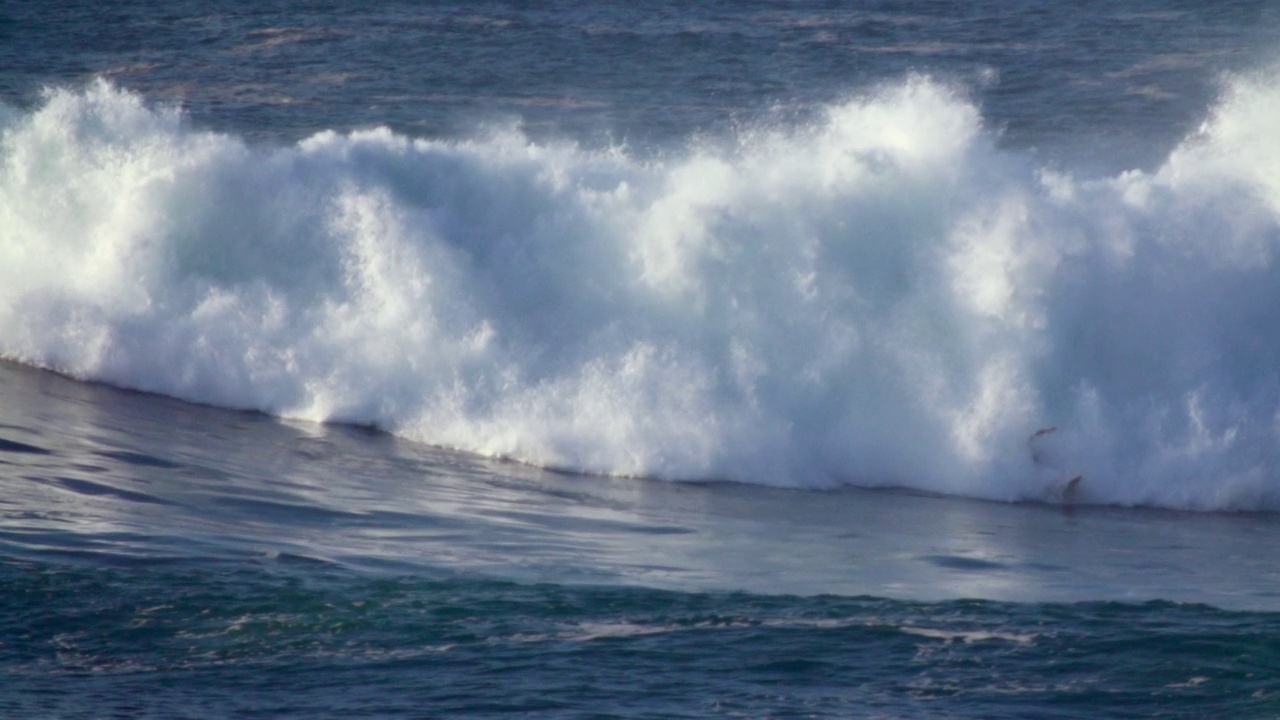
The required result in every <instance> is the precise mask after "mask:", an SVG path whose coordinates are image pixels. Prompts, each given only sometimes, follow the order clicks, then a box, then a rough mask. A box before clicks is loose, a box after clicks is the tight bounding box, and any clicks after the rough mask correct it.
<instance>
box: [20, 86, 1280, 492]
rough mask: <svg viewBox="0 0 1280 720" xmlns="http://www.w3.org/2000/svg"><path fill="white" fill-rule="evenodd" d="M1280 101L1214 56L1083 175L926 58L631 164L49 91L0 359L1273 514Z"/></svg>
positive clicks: (796, 463) (647, 464) (743, 458)
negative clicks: (817, 102)
mask: <svg viewBox="0 0 1280 720" xmlns="http://www.w3.org/2000/svg"><path fill="white" fill-rule="evenodd" d="M1277 117H1280V81H1278V80H1277V78H1276V76H1275V75H1274V74H1273V75H1265V74H1264V75H1259V76H1257V77H1250V78H1237V79H1235V80H1233V81H1231V82H1230V83H1229V87H1228V89H1227V90H1226V92H1225V94H1224V97H1223V99H1222V100H1221V102H1220V104H1219V105H1218V106H1217V107H1216V108H1215V109H1214V110H1213V112H1212V113H1211V115H1210V117H1209V119H1208V120H1207V121H1206V123H1205V124H1204V127H1203V128H1202V129H1201V131H1200V132H1199V133H1197V134H1196V135H1195V136H1194V137H1190V138H1188V139H1187V140H1186V141H1185V142H1183V143H1182V144H1181V145H1180V146H1179V147H1178V148H1177V149H1176V150H1174V151H1173V152H1172V153H1171V154H1170V155H1169V157H1168V160H1167V161H1166V162H1165V163H1164V164H1163V165H1162V166H1161V167H1159V168H1158V169H1156V170H1154V171H1151V172H1143V171H1131V172H1127V173H1124V174H1122V175H1120V176H1118V177H1111V178H1078V177H1073V176H1072V175H1071V174H1070V173H1069V172H1064V171H1062V170H1061V169H1059V170H1058V171H1056V172H1050V171H1048V170H1045V169H1042V168H1038V167H1037V166H1036V165H1035V164H1034V162H1033V161H1032V160H1031V158H1030V157H1027V156H1023V155H1020V154H1017V153H1013V152H1009V151H1003V150H1000V149H998V148H997V147H996V143H995V136H994V134H993V133H992V132H990V131H989V130H987V129H985V128H984V127H983V124H982V119H981V116H980V113H979V112H978V110H977V109H976V108H975V107H974V106H973V104H971V103H970V102H968V101H967V100H966V99H965V98H964V97H963V96H962V95H958V94H957V93H955V92H953V91H952V90H950V89H949V88H947V87H945V86H943V85H941V84H938V83H935V82H933V81H931V80H929V79H927V78H918V77H917V78H910V79H907V80H904V81H902V82H900V83H898V84H896V85H892V86H885V87H883V88H881V89H879V90H877V91H874V92H869V93H868V94H867V95H866V96H865V97H862V98H859V99H855V100H852V101H850V102H848V103H845V104H842V105H838V106H834V107H831V108H829V109H828V111H827V112H826V114H825V117H823V118H822V119H821V120H820V121H818V122H815V123H813V124H811V125H808V126H802V127H793V128H789V129H776V128H775V129H757V130H754V131H746V132H743V133H742V134H741V135H740V137H739V138H738V143H737V145H736V146H735V147H732V148H726V147H722V146H716V147H711V146H704V145H697V144H693V145H691V146H690V147H689V148H687V149H685V150H684V151H681V152H671V153H669V154H667V155H665V156H662V157H657V158H655V157H636V156H634V155H631V154H629V153H628V152H627V151H626V150H625V149H614V150H609V151H601V150H587V149H583V148H581V147H578V146H575V145H573V144H572V143H568V142H566V143H562V144H538V143H534V142H531V141H530V140H529V139H527V138H526V137H525V136H523V135H522V134H521V133H520V132H519V131H518V130H517V129H507V130H502V131H497V132H491V133H489V134H486V135H482V136H478V137H476V138H475V139H472V140H469V141H461V142H459V141H433V140H415V139H411V138H406V137H403V136H399V135H396V134H394V133H392V132H390V131H387V130H381V129H380V130H371V131H362V132H356V133H352V134H349V135H341V134H335V133H321V134H319V135H316V136H314V137H311V138H309V139H307V140H304V141H302V142H300V143H298V144H297V145H296V146H261V145H253V144H248V143H246V142H245V141H243V140H241V139H238V138H236V137H232V136H227V135H220V134H214V133H209V132H204V131H201V130H199V129H197V128H193V127H191V125H190V124H189V123H188V122H187V121H186V120H185V119H184V117H183V115H182V113H181V112H180V111H178V110H176V109H173V108H164V107H159V108H157V107H152V106H149V105H148V104H147V103H146V102H144V101H143V100H142V99H141V98H139V97H138V96H136V95H133V94H130V93H128V92H125V91H121V90H118V89H115V88H113V87H112V86H111V85H109V84H107V83H103V82H99V83H97V84H94V85H92V86H90V87H88V88H87V89H84V90H83V91H69V90H53V91H50V92H49V93H48V94H47V96H46V97H45V99H44V101H43V103H42V104H41V105H40V106H39V107H38V108H36V109H34V110H33V111H31V112H18V111H6V112H5V113H4V114H2V115H0V124H2V127H3V136H2V139H0V143H2V145H0V354H3V355H4V356H6V357H9V358H14V359H17V360H19V361H22V362H26V363H30V364H34V365H40V366H44V367H50V368H54V369H57V370H59V371H62V372H66V373H69V374H72V375H74V376H77V377H82V378H94V379H99V380H104V381H108V382H111V383H116V384H120V385H124V386H129V387H135V388H141V389H145V390H151V391H157V392H162V393H167V394H171V395H175V396H179V397H183V398H188V399H191V400H195V401H200V402H208V403H214V404H218V405H226V406H234V407H247V408H257V409H261V410H265V411H268V412H272V413H277V414H280V415H286V416H294V417H301V418H310V419H315V420H334V421H347V422H356V423H371V424H376V425H378V426H380V427H382V428H385V429H387V430H389V431H391V432H395V433H398V434H401V435H404V436H407V437H410V438H415V439H418V440H422V441H426V442H430V443H437V444H441V445H447V446H454V447H459V448H464V449H469V450H473V451H477V452H482V453H490V454H497V455H505V456H511V457H515V458H519V459H522V460H526V461H529V462H532V463H537V464H542V465H547V466H559V467H567V468H574V469H578V470H583V471H589V472H602V473H620V474H639V475H652V476H658V477H665V478H673V479H700V478H730V479H735V480H740V481H746V482H756V483H770V484H779V485H793V486H815V487H821V486H830V485H832V484H837V483H855V484H861V485H905V486H911V487H916V488H922V489H929V490H937V491H943V492H952V493H961V494H966V495H974V496H980V497H988V498H997V499H1025V498H1040V497H1045V496H1046V493H1050V494H1051V493H1052V492H1053V491H1052V488H1054V487H1058V488H1061V487H1064V485H1063V483H1064V482H1065V481H1066V480H1069V479H1070V478H1072V477H1074V476H1077V475H1083V478H1084V479H1083V480H1082V481H1081V482H1080V483H1079V485H1078V486H1077V487H1076V488H1075V490H1073V493H1074V494H1075V496H1076V497H1073V498H1072V499H1073V500H1074V499H1079V500H1082V501H1090V502H1107V503H1121V504H1134V503H1143V504H1156V505H1164V506H1172V507H1184V508H1198V509H1222V508H1240V509H1256V508H1277V507H1280V478H1278V477H1277V475H1278V474H1280V443H1278V442H1277V441H1278V440H1280V419H1278V418H1280V414H1278V413H1280V376H1278V373H1277V368H1280V262H1278V261H1277V259H1276V257H1275V249H1276V247H1277V244H1278V242H1280V125H1278V124H1277V122H1276V120H1275V118H1277ZM1048 427H1055V428H1057V430H1056V431H1055V432H1053V433H1048V434H1045V435H1042V436H1040V438H1039V439H1037V440H1036V441H1035V442H1034V443H1033V442H1031V440H1030V438H1031V436H1032V434H1033V433H1035V432H1036V431H1037V430H1040V429H1043V428H1048ZM1033 455H1034V459H1033Z"/></svg>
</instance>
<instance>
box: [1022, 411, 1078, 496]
mask: <svg viewBox="0 0 1280 720" xmlns="http://www.w3.org/2000/svg"><path fill="white" fill-rule="evenodd" d="M1057 431H1058V428H1057V427H1047V428H1041V429H1039V430H1037V431H1035V432H1033V433H1031V437H1030V438H1027V447H1028V449H1030V451H1031V463H1032V464H1033V465H1035V466H1036V467H1043V468H1048V469H1049V470H1051V471H1053V470H1057V467H1056V465H1057V463H1056V462H1053V460H1052V458H1051V456H1050V454H1049V452H1048V451H1047V450H1046V449H1045V448H1043V447H1041V443H1040V440H1041V438H1043V437H1045V436H1046V435H1049V434H1051V433H1054V432H1057ZM1083 479H1084V476H1083V475H1076V476H1075V477H1073V478H1071V479H1070V480H1054V481H1053V483H1052V484H1050V486H1049V488H1048V492H1047V495H1048V496H1049V499H1050V501H1053V502H1059V503H1062V504H1064V505H1071V504H1073V503H1074V502H1075V500H1076V496H1077V494H1078V493H1079V491H1080V481H1081V480H1083Z"/></svg>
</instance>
